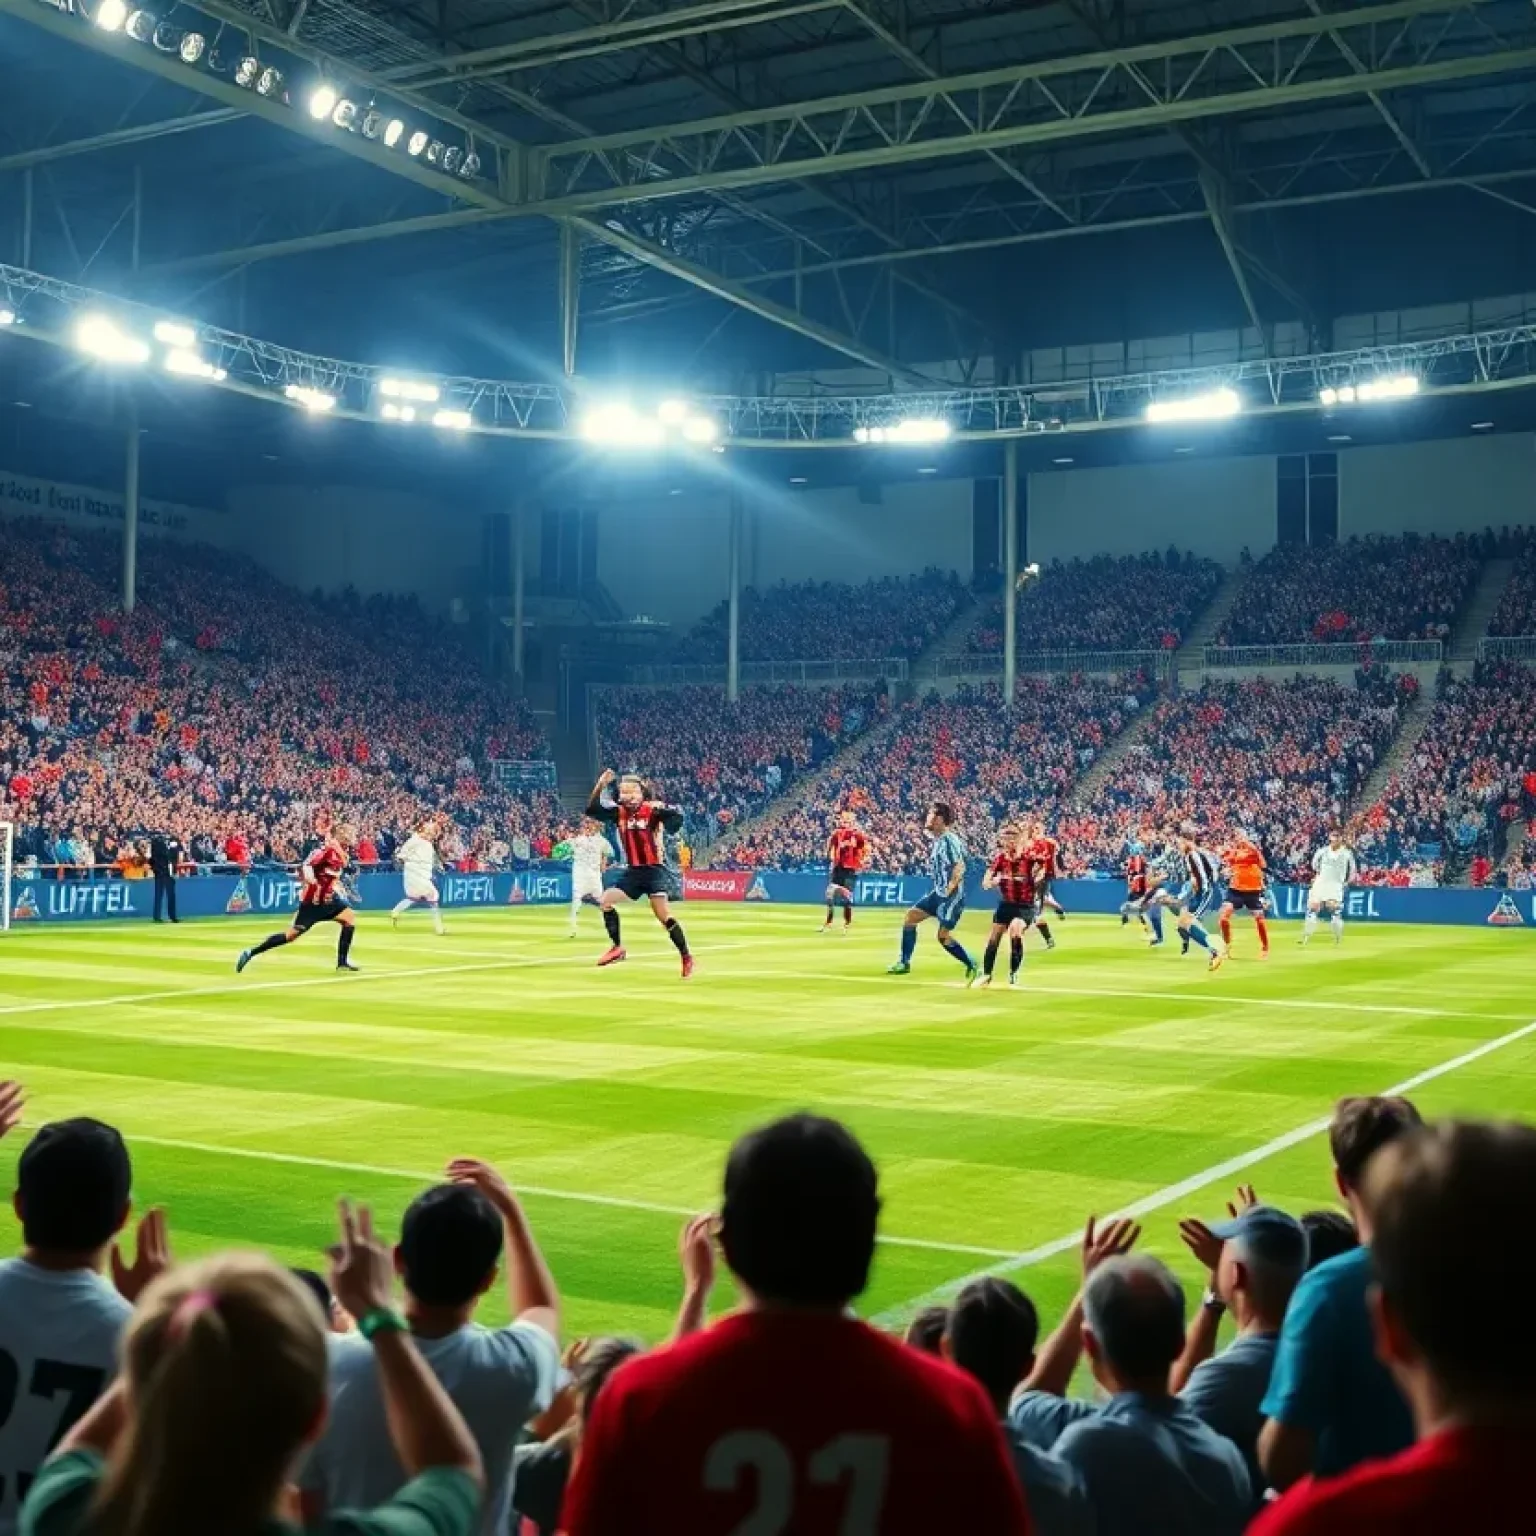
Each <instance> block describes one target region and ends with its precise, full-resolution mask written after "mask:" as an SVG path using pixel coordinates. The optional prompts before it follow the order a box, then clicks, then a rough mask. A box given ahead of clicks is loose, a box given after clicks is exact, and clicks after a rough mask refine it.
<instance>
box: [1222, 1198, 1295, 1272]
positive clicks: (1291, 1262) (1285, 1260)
mask: <svg viewBox="0 0 1536 1536" xmlns="http://www.w3.org/2000/svg"><path fill="white" fill-rule="evenodd" d="M1211 1233H1212V1235H1213V1236H1215V1237H1219V1238H1220V1239H1221V1240H1222V1241H1223V1242H1227V1241H1229V1240H1230V1239H1232V1238H1241V1239H1242V1242H1243V1245H1244V1247H1246V1248H1247V1249H1248V1250H1249V1252H1250V1253H1252V1254H1253V1256H1254V1258H1256V1259H1261V1260H1263V1261H1264V1262H1265V1263H1266V1264H1276V1265H1281V1266H1285V1267H1290V1268H1294V1269H1298V1270H1302V1269H1305V1268H1306V1267H1307V1246H1308V1244H1307V1229H1306V1228H1305V1227H1304V1226H1302V1224H1301V1223H1300V1222H1299V1221H1297V1219H1296V1218H1295V1217H1294V1216H1288V1215H1287V1214H1286V1213H1285V1212H1284V1211H1280V1210H1276V1209H1275V1207H1274V1206H1272V1205H1250V1206H1249V1207H1248V1209H1247V1210H1245V1211H1239V1212H1238V1213H1237V1215H1236V1216H1235V1217H1234V1218H1233V1219H1232V1220H1231V1221H1220V1222H1215V1223H1213V1224H1212V1226H1211Z"/></svg>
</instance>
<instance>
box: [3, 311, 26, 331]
mask: <svg viewBox="0 0 1536 1536" xmlns="http://www.w3.org/2000/svg"><path fill="white" fill-rule="evenodd" d="M20 324H21V321H20V319H19V318H18V316H17V314H16V311H15V310H14V309H5V308H0V327H4V326H7V325H20Z"/></svg>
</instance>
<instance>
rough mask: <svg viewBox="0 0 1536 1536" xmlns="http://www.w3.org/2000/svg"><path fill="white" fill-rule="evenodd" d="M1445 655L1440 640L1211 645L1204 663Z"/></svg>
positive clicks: (1424, 659)
mask: <svg viewBox="0 0 1536 1536" xmlns="http://www.w3.org/2000/svg"><path fill="white" fill-rule="evenodd" d="M1444 658H1445V646H1444V644H1443V643H1442V642H1441V641H1439V640H1348V641H1344V642H1342V643H1337V644H1336V643H1332V642H1328V643H1324V642H1322V641H1315V642H1314V641H1308V642H1306V643H1304V644H1296V645H1208V646H1206V647H1205V650H1204V654H1203V656H1202V658H1201V664H1202V665H1203V666H1204V667H1205V668H1206V670H1207V671H1211V672H1216V671H1220V670H1222V669H1224V668H1230V667H1357V666H1359V665H1360V664H1361V663H1362V662H1366V661H1369V662H1395V663H1397V664H1398V665H1399V666H1409V665H1414V666H1432V665H1437V664H1438V663H1439V662H1441V661H1443V660H1444Z"/></svg>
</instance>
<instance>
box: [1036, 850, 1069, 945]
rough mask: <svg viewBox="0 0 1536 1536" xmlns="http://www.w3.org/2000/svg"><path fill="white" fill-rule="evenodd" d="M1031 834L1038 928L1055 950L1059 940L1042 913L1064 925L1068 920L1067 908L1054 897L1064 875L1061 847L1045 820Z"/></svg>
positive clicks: (1043, 937)
mask: <svg viewBox="0 0 1536 1536" xmlns="http://www.w3.org/2000/svg"><path fill="white" fill-rule="evenodd" d="M1030 832H1031V834H1032V837H1033V841H1032V842H1031V843H1030V847H1029V856H1030V858H1032V859H1033V860H1034V862H1035V910H1036V914H1037V916H1036V918H1035V928H1036V929H1037V930H1038V931H1039V934H1040V937H1041V938H1042V939H1044V940H1045V947H1046V948H1047V949H1055V948H1056V940H1055V939H1053V938H1052V937H1051V925H1050V924H1049V923H1048V922H1046V921H1045V920H1044V918H1043V916H1040V915H1039V914H1043V913H1044V912H1045V911H1046V910H1047V909H1049V910H1050V911H1052V912H1054V913H1055V914H1056V915H1057V917H1059V918H1060V919H1061V920H1062V921H1063V922H1065V921H1066V918H1067V909H1066V908H1065V907H1064V906H1062V904H1061V903H1060V902H1059V901H1057V900H1056V898H1055V897H1054V896H1052V895H1051V884H1052V882H1053V881H1054V880H1055V879H1056V877H1057V876H1058V875H1059V874H1060V873H1061V844H1060V843H1058V842H1057V841H1056V839H1055V838H1054V837H1052V836H1050V834H1049V833H1047V832H1046V830H1045V823H1044V822H1043V821H1037V822H1035V823H1034V825H1033V826H1032V827H1031V828H1030Z"/></svg>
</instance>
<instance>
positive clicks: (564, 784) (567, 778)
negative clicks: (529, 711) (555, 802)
mask: <svg viewBox="0 0 1536 1536" xmlns="http://www.w3.org/2000/svg"><path fill="white" fill-rule="evenodd" d="M548 730H549V744H550V746H551V748H552V749H553V751H554V754H555V774H556V776H557V778H558V780H559V784H560V803H561V805H563V806H564V807H565V809H566V810H567V811H569V812H570V813H571V814H572V815H573V816H579V815H580V814H581V813H582V812H583V811H584V810H585V809H586V808H587V796H588V795H590V794H591V793H592V784H593V781H594V780H595V779H596V778H597V774H596V772H595V771H594V770H593V767H592V763H591V759H590V754H589V753H588V751H587V733H586V732H585V731H570V730H565V729H563V728H560V727H558V726H556V725H555V724H554V723H552V722H551V724H550V725H549V727H548Z"/></svg>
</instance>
